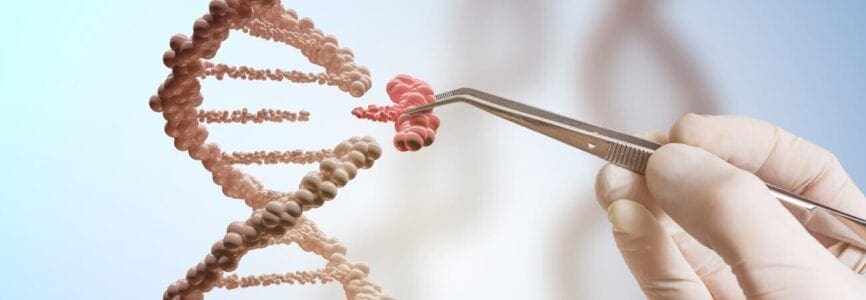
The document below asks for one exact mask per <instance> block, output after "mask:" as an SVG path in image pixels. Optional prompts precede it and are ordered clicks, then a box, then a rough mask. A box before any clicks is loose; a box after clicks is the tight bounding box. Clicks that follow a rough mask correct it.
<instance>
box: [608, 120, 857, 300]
mask: <svg viewBox="0 0 866 300" xmlns="http://www.w3.org/2000/svg"><path fill="white" fill-rule="evenodd" d="M651 139H654V140H656V141H657V142H659V143H667V144H665V145H664V146H662V147H661V148H660V149H658V150H657V151H656V152H655V153H654V154H653V155H652V156H651V157H650V159H649V162H648V164H647V168H646V175H645V176H641V175H637V174H635V173H632V172H630V171H627V170H625V169H622V168H619V167H616V166H613V165H606V166H604V167H603V168H602V169H601V171H600V172H599V174H598V178H597V181H596V195H597V197H598V200H599V203H600V204H601V206H602V207H604V208H606V209H607V214H608V218H609V219H610V221H611V223H612V224H613V234H614V238H615V240H616V243H617V246H618V247H619V249H620V252H621V254H622V256H623V257H624V258H625V261H626V264H627V265H628V267H629V269H631V272H632V273H633V275H634V277H635V278H636V279H637V282H638V283H639V285H640V287H641V289H642V290H643V291H644V293H645V294H646V295H647V297H649V298H651V299H741V298H744V297H746V298H749V299H753V298H754V299H866V279H864V278H863V277H862V276H861V275H860V273H863V271H864V265H866V258H864V257H866V254H864V251H863V250H862V249H857V248H855V247H853V246H848V245H847V244H844V243H841V242H838V241H833V240H831V239H829V238H827V237H826V236H821V235H818V234H810V233H809V232H808V231H807V230H805V229H804V228H803V227H802V225H800V224H799V223H798V220H797V216H794V215H793V214H792V213H791V212H789V211H788V210H786V208H785V206H784V205H783V204H782V203H781V202H779V201H778V200H776V199H775V198H773V197H772V196H771V195H770V193H769V191H768V189H767V188H766V186H765V185H764V184H763V183H762V182H761V180H760V179H759V178H761V179H763V180H764V181H766V182H767V183H771V184H774V185H776V186H779V187H782V188H784V189H786V190H788V191H791V192H794V193H796V194H800V195H803V196H805V197H806V198H809V199H811V200H813V201H816V202H820V203H823V204H826V205H829V206H832V207H835V208H837V209H841V210H843V211H846V212H849V213H851V214H854V215H857V216H860V217H864V216H866V198H864V196H863V193H861V192H860V190H858V189H857V187H856V186H855V184H854V183H853V182H852V180H851V179H850V178H849V177H848V175H847V174H846V173H845V171H844V170H843V169H842V166H841V165H840V164H839V162H838V161H837V160H836V158H835V157H834V156H833V155H832V154H831V153H829V152H827V151H826V150H824V149H821V148H820V147H818V146H815V145H814V144H811V143H809V142H807V141H805V140H803V139H801V138H799V137H795V136H794V135H792V134H790V133H788V132H786V131H784V130H782V129H779V128H777V127H775V126H772V125H770V124H767V123H765V122H761V121H757V120H752V119H748V118H742V117H733V116H700V115H687V116H685V117H683V118H682V119H680V120H679V121H678V122H677V123H676V124H675V125H674V126H673V128H672V129H671V131H670V140H669V141H667V140H666V137H664V136H663V135H657V136H655V137H653V138H651ZM668 142H669V143H668Z"/></svg>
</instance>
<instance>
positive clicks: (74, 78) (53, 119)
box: [0, 0, 866, 299]
mask: <svg viewBox="0 0 866 300" xmlns="http://www.w3.org/2000/svg"><path fill="white" fill-rule="evenodd" d="M287 2H289V1H287ZM346 2H349V1H346ZM668 4H669V5H666V6H665V7H664V9H665V16H666V17H668V18H669V19H670V20H671V22H672V23H674V24H676V25H678V29H679V30H680V31H679V32H680V33H681V37H682V38H683V39H684V40H686V41H688V44H690V45H691V48H692V49H694V50H695V51H694V52H695V55H696V56H697V58H698V61H699V62H700V63H701V64H702V66H703V69H704V70H706V71H707V74H708V75H709V77H710V81H711V82H712V83H713V86H714V87H715V88H716V89H717V90H718V91H719V92H720V94H721V95H720V99H723V105H722V110H723V112H725V113H730V114H740V115H748V116H753V117H757V118H761V119H765V120H768V121H770V122H773V123H776V124H779V125H781V126H783V127H785V128H787V129H789V130H790V131H792V132H794V133H796V134H798V135H801V136H804V137H805V138H807V139H809V140H811V141H813V142H815V143H817V144H820V145H823V146H824V147H826V148H827V149H830V150H831V151H833V152H835V153H836V154H837V156H838V157H839V159H840V160H841V161H842V162H843V164H844V166H845V167H846V168H847V169H848V171H849V173H850V174H851V175H852V177H853V178H854V179H855V181H856V182H858V183H859V184H860V185H861V187H862V186H863V185H864V184H866V159H863V158H862V154H863V153H864V150H863V149H864V147H866V121H864V120H863V118H862V116H863V114H864V113H866V99H864V95H866V71H864V70H866V3H864V2H862V1H797V2H792V1H758V2H755V1H730V2H723V3H709V2H705V3H668ZM286 5H287V6H289V7H295V8H297V9H298V10H299V11H300V12H301V14H302V15H306V16H310V17H312V18H313V20H315V21H316V22H317V24H320V25H321V26H322V27H324V28H325V29H326V31H328V32H329V33H332V34H335V35H336V36H337V37H338V38H340V40H341V41H343V42H345V43H346V44H348V45H350V47H352V48H353V49H355V50H356V56H358V59H359V61H361V62H362V63H363V64H365V65H367V66H369V67H370V68H371V70H372V71H373V73H374V76H375V80H376V81H375V83H374V90H375V93H371V94H370V97H367V98H365V100H364V101H366V102H378V103H381V102H382V101H383V100H377V99H384V97H383V93H382V92H381V90H382V88H381V87H382V84H383V83H384V80H385V78H387V77H388V76H391V75H392V74H395V73H398V72H409V73H413V74H418V75H419V76H420V77H423V78H427V79H428V80H429V81H430V82H431V83H434V85H436V84H437V83H440V84H441V85H457V84H461V83H455V82H452V81H449V78H451V77H450V75H449V74H448V73H447V69H446V68H444V67H442V66H441V65H442V60H444V59H446V57H443V56H441V55H438V56H437V54H436V53H438V52H440V51H441V50H445V49H447V47H448V46H447V45H442V44H439V43H438V42H436V39H438V38H442V37H443V36H445V34H443V32H444V31H445V30H446V29H450V28H447V26H449V25H448V22H447V17H449V16H451V15H449V14H448V13H446V12H447V11H448V9H450V7H451V6H453V5H454V4H453V3H452V2H449V1H446V2H441V1H431V3H415V2H412V3H403V2H397V1H391V2H387V3H386V2H370V3H364V4H358V3H354V4H353V3H349V4H346V3H343V6H337V5H335V4H331V3H327V4H326V3H324V2H322V4H316V3H313V1H307V2H304V3H298V4H295V3H291V2H289V3H287V4H286ZM323 6H330V7H335V8H332V9H333V10H334V12H331V13H329V12H328V9H325V8H324V7H323ZM206 7H207V2H206V1H167V0H159V1H54V3H49V2H46V1H15V2H11V3H5V4H4V8H3V9H2V10H0V25H2V26H0V39H2V42H0V101H2V107H0V143H2V144H0V145H2V147H0V298H3V299H153V298H155V297H159V295H161V293H162V289H163V288H164V287H165V286H166V285H167V284H168V283H169V282H171V281H173V280H174V279H176V278H178V276H180V275H182V273H183V270H185V269H186V268H188V267H189V266H191V265H192V264H193V263H194V261H195V260H197V259H200V257H201V256H202V255H204V250H205V249H206V248H207V245H210V243H212V242H213V240H214V238H215V237H218V236H219V232H220V231H221V230H223V227H222V226H225V224H226V223H227V220H230V219H240V218H243V217H244V216H245V215H246V214H247V213H248V211H247V210H245V209H243V208H242V206H241V205H240V204H239V203H236V202H230V201H228V200H224V197H222V196H221V195H220V193H219V191H218V190H217V189H216V188H214V187H213V186H212V185H211V184H210V183H209V179H208V178H207V177H208V176H207V175H206V174H204V172H203V171H202V170H201V168H200V166H198V165H196V164H194V163H192V162H191V160H190V159H189V158H188V157H186V155H185V154H180V153H178V152H176V151H174V150H173V149H172V147H171V143H170V141H169V140H168V138H167V137H166V136H165V135H164V133H162V125H163V124H162V118H161V117H160V116H159V115H158V114H155V113H153V112H151V111H150V110H149V109H148V107H147V99H148V97H149V96H150V95H152V94H153V93H154V91H155V90H156V87H157V86H158V84H159V82H161V81H162V80H163V79H164V77H165V75H166V74H167V69H165V67H164V66H162V64H161V61H160V58H161V54H162V52H163V51H164V50H165V49H167V46H168V38H169V37H170V36H171V35H172V34H174V33H178V32H182V33H189V31H190V29H191V24H192V21H193V20H194V18H195V17H197V16H200V15H201V14H202V13H203V12H204V11H205V10H206ZM555 7H556V10H555V11H556V12H555V14H554V16H553V17H555V21H554V25H556V26H558V27H557V28H558V29H557V31H555V32H553V33H550V34H551V35H553V38H554V39H556V40H559V41H560V42H556V43H554V45H556V46H557V47H559V46H563V45H564V46H568V47H572V44H571V43H569V42H562V41H563V40H565V41H568V40H570V39H576V37H578V36H582V35H585V34H586V32H587V31H588V30H589V28H588V27H586V26H583V25H586V24H587V22H588V21H573V20H578V19H579V20H583V19H586V18H587V17H588V16H592V15H595V14H596V13H597V12H598V10H597V5H595V4H593V5H588V4H584V3H582V2H581V4H573V3H571V2H568V3H559V4H555ZM590 8H592V9H593V10H590V11H587V10H586V9H590ZM376 12H379V13H378V14H375V15H374V13H376ZM428 17H429V18H428ZM436 17H439V20H443V19H442V18H444V20H446V21H444V22H442V21H435V20H436ZM430 18H432V19H433V20H430ZM479 18H483V14H481V15H479ZM413 22H414V23H413ZM393 25H400V26H402V27H405V28H408V29H407V30H412V31H414V32H420V33H419V34H420V35H423V36H428V37H429V38H428V39H424V41H423V43H422V42H419V43H422V44H420V45H419V44H414V45H413V44H409V43H407V44H399V43H392V42H388V41H387V40H383V39H382V37H383V36H384V35H385V34H384V33H382V32H391V31H398V30H399V29H395V28H392V27H390V26H393ZM443 28H444V29H443ZM401 47H402V48H401ZM412 47H419V48H421V47H423V49H420V50H419V49H412ZM550 51H553V53H558V51H565V52H569V53H573V52H574V51H575V50H574V49H559V48H556V49H551V50H550ZM268 53H270V52H268ZM286 53H289V55H287V56H295V55H296V54H295V53H294V52H286ZM227 55H230V54H227ZM412 55H418V56H421V57H423V59H425V60H426V61H424V62H413V59H412V57H410V56H412ZM268 58H272V56H267V55H265V56H264V58H263V59H261V60H260V61H262V62H266V61H268ZM281 59H282V58H281ZM287 60H290V61H294V62H302V60H299V59H294V58H292V59H287ZM235 61H242V60H235ZM281 61H283V60H281ZM257 62H258V61H257ZM571 66H574V64H557V65H552V66H549V67H547V68H546V69H545V70H547V71H545V72H546V73H543V74H541V75H539V76H542V77H545V76H549V77H550V78H553V77H555V75H556V74H559V73H562V72H565V71H564V70H562V68H570V67H571ZM551 80H554V79H551ZM552 82H553V83H551V85H554V86H555V85H556V84H559V81H552ZM563 84H564V83H563ZM560 88H561V87H560ZM561 89H563V88H561ZM226 93H230V92H226ZM239 95H241V94H239ZM564 95H569V94H568V93H564ZM327 96H328V97H331V98H333V99H330V100H329V101H331V100H332V101H331V102H334V103H340V104H339V105H338V106H335V107H337V108H335V109H331V110H330V111H332V112H333V116H334V117H335V118H337V116H342V115H340V114H341V113H345V111H346V110H347V109H348V108H350V107H352V106H354V105H356V104H357V103H360V102H357V101H355V102H351V103H349V101H343V100H346V99H347V97H345V96H343V95H341V94H338V93H336V92H328V94H327ZM572 96H573V94H572ZM244 101H246V100H244ZM320 101H325V100H320ZM344 103H345V104H344ZM322 105H323V107H326V108H327V107H329V106H327V105H330V104H322ZM334 105H337V104H334ZM225 106H226V107H231V106H230V105H225ZM547 107H548V108H551V109H554V110H556V109H558V108H560V109H559V110H561V111H562V110H567V109H568V106H565V105H559V106H557V105H555V104H551V105H548V106H547ZM320 115H322V114H320ZM578 115H579V112H578ZM316 116H317V115H316V112H315V111H314V112H313V118H314V120H315V118H316ZM324 116H329V117H330V116H331V115H327V114H324ZM341 122H343V121H341ZM348 122H349V121H348V120H347V121H345V123H339V126H338V127H339V128H343V129H347V128H348V129H352V128H355V127H353V126H357V124H360V123H348ZM353 124H354V125H353ZM498 124H499V125H501V123H498ZM310 126H314V125H310ZM322 126H324V125H322ZM340 126H342V127H340ZM363 126H369V127H362V129H354V131H353V133H354V134H373V135H375V136H376V137H377V138H379V139H380V140H383V141H387V140H388V139H389V138H388V128H380V127H375V126H374V125H368V124H366V123H364V124H363ZM447 126H448V125H447V123H443V129H447ZM315 128H318V129H317V130H320V129H323V128H325V129H326V128H327V127H315ZM452 133H453V132H452ZM446 134H449V132H448V131H445V133H444V134H442V136H440V141H438V142H439V143H447V140H446V139H445V138H442V137H444V136H446ZM344 136H346V134H331V135H328V136H327V138H325V139H323V140H322V141H318V140H315V141H313V142H312V143H313V144H314V146H327V145H332V144H333V142H336V141H337V140H338V139H339V138H342V137H344ZM533 141H538V140H533ZM551 145H553V144H544V146H545V147H552V146H551ZM281 146H284V145H281ZM263 148H266V147H264V146H263ZM557 149H559V148H557ZM556 151H559V152H557V154H561V153H562V150H556ZM387 155H388V157H392V156H394V155H396V153H395V152H393V151H390V152H388V153H387ZM570 155H577V154H570ZM425 157H426V156H425ZM553 157H558V156H555V155H554V156H553ZM545 163H550V162H549V161H548V162H545ZM382 164H383V165H384V166H383V167H382V168H383V169H382V170H376V172H380V173H376V174H382V175H379V176H385V175H384V173H385V172H387V170H394V168H396V166H395V165H393V164H391V163H388V162H382ZM502 168H504V167H500V170H501V169H502ZM371 172H374V171H371ZM371 176H372V175H371ZM391 176H393V174H392V175H391ZM289 178H290V179H289V180H287V183H286V185H291V184H294V182H295V178H296V176H292V177H289ZM584 182H585V185H586V186H591V178H590V177H589V176H586V179H585V180H584ZM503 184H508V183H503ZM361 185H369V186H371V187H370V189H374V188H385V186H384V184H377V183H374V181H373V180H372V179H370V180H369V181H366V183H364V184H358V186H359V187H358V188H359V189H360V188H361V187H360V186H361ZM360 191H362V190H354V192H353V190H347V193H360ZM363 191H366V190H363ZM193 199H196V200H193ZM198 199H201V201H198ZM347 205H350V204H347ZM335 211H339V210H335ZM190 212H198V213H194V214H192V215H191V216H189V215H187V214H188V213H190ZM369 213H370V214H371V218H373V217H375V212H369ZM211 214H212V215H211ZM322 214H325V213H324V212H323V213H322ZM322 218H324V219H328V217H327V215H323V216H322ZM334 219H335V220H337V219H338V218H334ZM351 226H352V224H337V223H333V224H332V225H330V228H331V229H332V231H333V232H337V233H344V232H348V230H349V229H347V228H349V227H351ZM323 227H328V226H326V225H323ZM335 235H337V236H340V237H341V238H346V239H348V240H349V241H350V244H351V241H352V240H353V239H354V238H353V237H352V235H351V234H345V233H344V234H343V235H340V234H335ZM347 235H348V236H347ZM356 243H357V244H360V243H361V242H356ZM357 247H360V246H357ZM349 249H350V250H351V249H352V247H351V245H350V247H349ZM360 256H361V259H360V260H361V261H370V260H374V259H371V258H367V259H364V258H365V257H364V254H363V251H362V255H360ZM374 261H375V260H374ZM376 267H377V266H376V265H373V268H372V269H373V270H374V275H373V277H374V278H375V277H376V276H375V272H376V271H375V270H376ZM406 272H413V270H406ZM379 274H380V276H379V277H380V278H381V277H384V278H386V280H385V281H386V283H387V281H388V280H387V278H389V276H390V277H393V276H399V274H393V275H382V273H379ZM620 279H621V280H622V283H621V284H622V285H624V286H631V285H634V283H633V281H632V280H631V279H630V278H628V277H620ZM383 285H385V286H386V287H387V284H383ZM518 289H519V287H518ZM527 289H530V291H528V292H526V295H538V293H539V291H537V290H534V289H535V288H533V287H527ZM390 290H391V291H395V290H396V291H398V292H397V293H396V294H397V296H400V297H401V298H405V299H412V298H414V297H412V294H411V293H410V292H404V293H402V294H401V292H400V291H401V290H400V288H396V287H394V288H391V289H390ZM632 290H633V288H632ZM515 293H518V294H520V295H523V293H522V292H515Z"/></svg>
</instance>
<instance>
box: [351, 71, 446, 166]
mask: <svg viewBox="0 0 866 300" xmlns="http://www.w3.org/2000/svg"><path fill="white" fill-rule="evenodd" d="M385 88H386V90H387V91H388V96H389V97H390V98H391V102H394V103H396V105H390V106H376V105H370V106H367V108H363V107H358V108H355V109H353V110H352V114H353V115H355V116H356V117H358V118H360V119H369V120H373V121H378V122H394V128H395V129H396V131H397V134H396V135H394V147H396V148H397V150H400V151H418V150H419V149H421V148H423V147H426V146H430V145H431V144H433V140H435V139H436V130H437V129H439V117H438V116H436V114H434V113H433V111H432V110H431V111H426V112H420V113H415V114H411V115H404V114H403V110H405V109H407V108H409V107H413V106H421V105H426V104H432V103H433V102H435V101H436V97H435V96H434V94H433V88H431V87H430V85H429V84H427V83H426V82H424V81H423V80H420V79H417V78H413V77H411V76H409V75H397V77H395V78H394V79H391V81H388V84H387V85H386V87H385Z"/></svg>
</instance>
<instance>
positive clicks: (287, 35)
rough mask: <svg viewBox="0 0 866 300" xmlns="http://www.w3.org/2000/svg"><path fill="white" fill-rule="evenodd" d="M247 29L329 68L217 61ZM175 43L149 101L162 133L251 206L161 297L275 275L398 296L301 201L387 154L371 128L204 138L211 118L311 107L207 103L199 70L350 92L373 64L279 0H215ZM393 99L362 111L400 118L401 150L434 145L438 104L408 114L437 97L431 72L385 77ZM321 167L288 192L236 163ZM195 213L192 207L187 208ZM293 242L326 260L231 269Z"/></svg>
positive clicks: (357, 92)
mask: <svg viewBox="0 0 866 300" xmlns="http://www.w3.org/2000/svg"><path fill="white" fill-rule="evenodd" d="M233 30H234V31H241V32H243V33H245V34H248V35H250V36H253V37H257V38H261V39H265V40H268V41H273V42H276V43H281V44H286V45H289V46H291V47H294V48H297V49H298V50H300V52H301V54H303V55H304V56H305V57H307V58H308V59H309V61H310V62H311V63H313V64H315V65H317V66H320V67H322V68H323V69H324V70H323V72H319V73H307V72H301V71H296V70H282V69H256V68H250V67H246V66H230V65H225V64H220V63H215V62H212V61H211V59H213V58H214V57H215V55H216V54H217V51H218V50H219V48H220V45H221V44H222V42H223V41H225V40H226V39H227V38H228V37H229V33H230V32H231V31H233ZM169 48H170V49H169V50H167V51H166V52H165V53H164V54H163V57H162V60H163V63H164V64H165V66H166V67H168V68H170V69H171V73H170V74H169V75H168V76H167V78H166V79H165V81H164V82H163V83H162V84H161V85H160V86H159V88H158V91H157V93H156V95H154V96H152V97H151V98H150V101H149V105H150V108H151V109H152V110H153V111H155V112H158V113H161V114H162V116H163V118H164V119H165V128H164V130H165V133H166V134H167V135H168V136H169V137H171V138H172V139H173V141H174V147H175V148H176V149H177V150H179V151H183V152H186V153H187V154H189V156H190V157H191V158H192V159H193V160H196V161H200V162H201V164H202V165H203V167H204V168H205V170H207V171H208V172H209V173H210V174H211V176H212V178H213V182H214V183H215V184H216V185H218V186H219V187H221V188H222V192H223V194H225V195H226V196H228V197H230V198H235V199H240V200H243V201H244V202H245V203H246V205H248V206H249V207H250V208H252V209H253V212H252V214H251V215H250V217H249V218H248V219H246V220H244V221H236V222H231V223H230V224H229V225H228V227H227V228H226V234H225V236H224V237H222V238H221V239H219V240H218V241H216V242H215V243H214V244H213V245H212V246H211V248H210V252H209V253H208V254H207V255H205V257H204V259H202V261H201V262H199V263H197V264H195V265H194V266H193V267H191V268H189V270H188V271H187V273H186V274H185V275H184V276H183V277H182V278H181V279H179V280H177V281H175V282H174V283H172V284H170V285H169V286H168V288H167V289H166V291H165V292H164V294H163V299H166V300H180V299H202V298H203V297H204V294H205V293H207V292H209V291H211V290H212V289H214V288H225V289H235V288H246V287H254V286H269V285H276V284H316V283H320V284H324V283H329V282H337V283H339V284H341V285H342V287H343V290H344V291H345V294H346V297H347V299H393V298H391V297H389V296H387V295H384V294H383V293H382V291H381V288H380V287H379V286H378V285H376V284H375V283H373V282H371V281H370V280H369V279H368V278H367V276H368V274H369V268H368V267H367V266H365V265H363V264H360V263H355V262H352V261H351V260H349V259H348V258H347V256H346V248H345V247H344V246H343V245H341V244H340V243H339V242H338V241H337V240H335V239H333V238H330V237H327V236H326V235H325V234H324V233H322V231H321V230H319V229H318V228H317V227H316V225H315V223H314V222H313V221H312V220H310V219H307V218H305V217H303V216H302V213H303V212H304V211H307V210H309V209H313V208H317V207H320V206H322V205H323V204H324V203H325V202H327V201H330V200H332V199H334V198H335V197H336V196H337V190H338V189H339V188H340V187H343V186H345V185H346V184H347V183H348V182H349V181H350V180H351V179H353V178H354V177H355V176H356V175H357V173H358V170H359V169H367V168H370V167H371V166H372V165H373V163H374V162H375V160H376V159H378V158H379V157H380V156H381V154H382V148H381V147H380V146H379V145H378V144H377V143H376V141H375V139H373V138H372V137H369V136H368V137H352V138H349V139H347V140H345V141H343V142H340V143H339V144H337V145H336V146H335V147H334V148H332V149H321V150H291V151H254V152H231V153H227V152H224V151H223V150H222V149H221V148H220V147H219V146H218V145H217V144H216V143H213V142H208V130H207V128H206V126H205V124H216V123H239V124H241V125H244V124H258V123H263V122H305V121H308V120H309V118H310V113H309V112H307V111H303V110H302V111H298V112H290V111H284V110H279V109H262V110H259V111H256V112H251V111H249V110H248V109H245V108H244V109H240V110H233V111H227V110H226V111H219V110H202V109H199V108H198V107H199V106H200V105H201V104H202V102H203V100H204V99H203V97H202V94H201V82H200V80H203V79H206V78H208V77H211V78H215V79H216V80H223V79H226V78H229V79H233V80H249V81H263V80H273V81H288V82H292V83H298V84H301V83H311V84H312V83H316V84H319V85H326V86H336V87H337V88H339V89H340V90H341V91H343V92H345V93H347V94H349V95H350V96H352V97H356V98H357V97H361V96H363V95H364V94H365V93H366V92H367V91H368V90H369V89H370V88H371V86H372V81H371V78H370V71H369V70H368V69H367V68H365V67H363V66H361V65H359V64H357V63H356V62H355V58H354V54H353V53H352V51H351V50H349V49H348V48H345V47H341V46H340V45H339V43H338V42H337V39H336V38H335V37H334V36H332V35H328V34H325V33H324V32H323V31H322V30H321V29H319V28H316V27H315V25H314V23H313V21H312V20H310V19H309V18H299V17H298V14H297V13H296V12H295V11H293V10H291V9H286V8H285V7H284V6H283V5H282V3H281V2H280V1H279V0H212V1H211V2H210V5H209V7H208V12H207V13H205V14H204V15H203V16H202V17H200V18H198V19H196V20H195V22H194V23H193V32H192V35H191V36H186V35H183V34H178V35H174V36H172V37H171V39H170V40H169ZM386 88H387V91H388V95H389V96H390V98H391V100H392V102H394V105H390V106H376V105H370V106H368V107H366V108H361V107H359V108H356V109H354V110H353V111H352V114H354V115H355V116H356V117H358V118H362V119H370V120H374V121H380V122H394V123H395V130H396V134H395V137H394V145H395V147H396V148H397V149H398V150H400V151H416V150H419V149H420V148H422V147H425V146H429V145H430V144H431V143H432V142H433V139H434V138H435V133H436V129H437V128H438V127H439V118H438V117H437V116H436V115H435V114H433V113H432V112H428V113H423V114H416V115H412V116H403V115H401V113H402V110H403V109H405V108H407V107H410V106H414V105H423V104H427V103H432V101H434V100H435V98H434V96H433V90H432V88H431V87H430V86H429V85H428V84H427V83H425V82H423V81H420V80H418V79H415V78H412V77H410V76H406V75H400V76H397V77H396V78H395V79H393V80H391V81H390V82H389V83H388V84H387V87H386ZM313 163H318V169H316V170H313V171H311V172H309V173H308V174H307V175H306V176H304V177H303V178H302V179H301V181H300V184H299V187H298V189H297V190H295V191H291V192H282V191H276V190H271V189H268V188H266V187H264V186H263V185H262V184H261V183H260V182H259V181H258V180H257V179H256V178H255V177H253V176H251V175H249V174H247V173H245V172H243V171H242V170H240V169H238V168H236V167H235V166H236V165H249V164H258V165H261V164H266V165H276V164H313ZM191 214H192V213H191ZM280 244H283V245H288V244H297V245H298V246H299V247H300V248H301V249H302V250H304V251H306V252H311V253H315V254H316V255H319V256H321V257H322V258H324V259H325V260H326V261H327V263H326V264H325V266H324V267H323V268H321V269H317V270H311V271H295V272H286V273H274V274H264V275H248V276H240V275H237V274H230V275H229V274H228V273H230V272H233V271H235V270H236V269H237V267H238V264H239V263H240V261H241V259H242V258H243V256H244V255H246V254H247V253H249V252H250V251H253V250H257V249H262V248H265V247H268V246H271V245H280Z"/></svg>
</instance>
